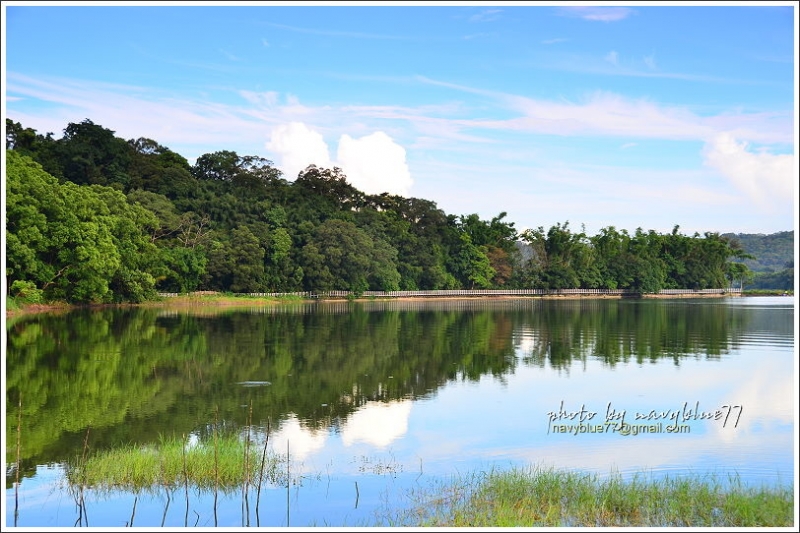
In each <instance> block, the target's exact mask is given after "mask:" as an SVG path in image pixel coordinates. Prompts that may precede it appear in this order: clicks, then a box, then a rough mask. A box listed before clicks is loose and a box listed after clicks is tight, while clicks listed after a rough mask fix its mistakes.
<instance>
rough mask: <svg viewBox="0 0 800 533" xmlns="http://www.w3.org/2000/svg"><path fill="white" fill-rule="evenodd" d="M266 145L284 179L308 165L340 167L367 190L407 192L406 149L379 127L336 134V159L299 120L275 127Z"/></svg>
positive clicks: (362, 188) (294, 175) (352, 182)
mask: <svg viewBox="0 0 800 533" xmlns="http://www.w3.org/2000/svg"><path fill="white" fill-rule="evenodd" d="M266 147H267V149H268V150H270V151H271V152H273V153H275V154H277V157H276V158H275V159H276V162H277V164H278V167H279V168H280V169H281V170H282V171H283V173H284V176H285V177H286V178H287V179H294V178H296V177H297V174H298V173H299V172H300V171H301V170H303V169H305V168H306V167H307V166H308V165H311V164H314V165H316V166H318V167H322V168H332V167H334V166H337V167H339V168H341V169H342V170H343V171H344V173H345V175H346V176H347V180H348V181H349V182H350V184H351V185H353V186H354V187H355V188H357V189H358V190H360V191H362V192H364V193H367V194H380V193H383V192H388V193H391V194H398V195H401V196H405V195H408V193H409V190H410V189H411V185H412V183H413V181H412V179H411V173H410V172H409V169H408V165H407V164H406V151H405V149H404V148H403V147H402V146H400V145H399V144H397V143H396V142H395V141H394V140H393V139H392V138H391V137H389V136H388V135H387V134H386V133H384V132H382V131H376V132H375V133H372V134H370V135H365V136H363V137H359V138H353V137H351V136H350V135H347V134H344V135H342V136H341V137H340V138H339V146H338V150H337V154H336V158H337V160H336V161H332V160H331V158H330V155H329V150H328V144H327V143H326V142H325V140H324V139H323V137H322V135H321V134H320V133H319V132H317V131H315V130H312V129H311V128H309V127H308V126H306V125H305V124H303V123H302V122H292V123H289V124H283V125H280V126H278V127H276V128H275V129H274V130H273V131H272V135H271V137H270V141H269V142H268V143H267V144H266Z"/></svg>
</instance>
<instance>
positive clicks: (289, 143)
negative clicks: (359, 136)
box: [266, 122, 333, 180]
mask: <svg viewBox="0 0 800 533" xmlns="http://www.w3.org/2000/svg"><path fill="white" fill-rule="evenodd" d="M266 147H267V149H268V150H270V151H272V152H274V153H276V154H278V157H277V160H276V163H277V165H278V168H280V169H281V171H283V175H284V177H285V178H286V179H289V180H294V179H295V178H296V177H297V174H298V173H299V172H300V171H301V170H303V169H305V168H306V167H307V166H308V165H312V164H313V165H317V166H318V167H323V168H330V167H332V166H333V165H332V163H331V158H330V155H329V153H328V145H327V144H326V143H325V139H323V138H322V135H321V134H320V133H318V132H316V131H314V130H311V129H309V128H308V126H306V125H305V124H303V123H302V122H291V123H289V124H282V125H280V126H278V127H276V128H275V129H274V130H272V135H271V136H270V140H269V142H268V143H267V144H266Z"/></svg>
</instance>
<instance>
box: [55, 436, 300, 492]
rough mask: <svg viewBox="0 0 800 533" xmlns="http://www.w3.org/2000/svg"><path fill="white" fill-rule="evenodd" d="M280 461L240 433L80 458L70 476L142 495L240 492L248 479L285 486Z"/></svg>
mask: <svg viewBox="0 0 800 533" xmlns="http://www.w3.org/2000/svg"><path fill="white" fill-rule="evenodd" d="M281 472H282V469H281V468H280V465H279V459H278V458H277V457H275V456H270V455H264V451H263V450H262V449H261V447H259V446H254V445H248V443H247V442H244V441H243V440H242V439H240V438H239V437H238V436H236V435H229V436H219V437H217V438H215V439H213V440H212V441H211V442H208V443H205V442H199V443H196V444H192V445H188V444H187V442H186V441H185V440H183V439H179V438H170V439H163V440H162V441H161V442H160V443H159V445H158V446H124V447H122V448H117V449H114V450H107V451H103V452H100V453H97V454H95V455H91V456H89V457H86V458H83V459H80V460H78V461H77V464H75V465H72V466H71V467H70V469H69V470H68V472H67V478H68V481H69V483H70V484H81V485H83V486H87V487H92V488H95V489H98V490H102V489H107V490H114V489H124V490H131V491H134V492H138V491H140V490H145V489H149V488H152V489H155V488H157V487H178V486H183V485H185V484H190V485H192V486H194V487H196V488H198V489H214V490H216V489H219V490H222V491H223V492H228V491H233V490H236V489H238V488H240V487H242V485H243V484H244V483H245V481H247V483H253V480H259V483H260V481H268V482H270V483H276V484H282V483H283V482H285V480H281V479H280V477H281Z"/></svg>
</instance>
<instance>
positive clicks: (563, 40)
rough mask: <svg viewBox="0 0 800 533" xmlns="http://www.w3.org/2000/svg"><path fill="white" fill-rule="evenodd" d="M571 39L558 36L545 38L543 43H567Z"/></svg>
mask: <svg viewBox="0 0 800 533" xmlns="http://www.w3.org/2000/svg"><path fill="white" fill-rule="evenodd" d="M567 41H569V39H564V38H563V37H557V38H555V39H545V40H544V41H542V44H556V43H565V42H567Z"/></svg>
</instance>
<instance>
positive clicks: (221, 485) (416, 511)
mask: <svg viewBox="0 0 800 533" xmlns="http://www.w3.org/2000/svg"><path fill="white" fill-rule="evenodd" d="M76 462H77V464H76V465H73V466H72V467H71V468H70V469H69V470H68V473H67V478H68V480H69V482H70V484H71V485H73V486H80V487H92V488H94V489H96V490H102V489H107V490H114V489H125V490H131V491H134V492H137V493H138V492H139V491H143V490H157V489H159V488H160V487H167V488H177V487H181V486H185V487H187V498H188V486H189V485H192V486H193V487H196V488H198V489H201V490H214V491H215V493H216V492H217V491H221V492H228V493H230V492H233V491H235V490H237V489H240V490H245V491H246V490H247V487H248V485H251V486H256V485H257V486H258V489H259V492H258V493H257V494H260V487H261V484H262V482H265V481H266V482H269V483H272V484H273V485H284V484H286V479H288V478H285V477H284V476H286V475H287V474H288V472H287V471H286V469H285V468H284V466H282V465H281V459H280V458H279V457H278V456H276V455H269V454H267V450H266V446H257V445H254V444H252V443H249V439H241V438H240V437H239V436H237V435H229V436H221V435H216V434H215V435H214V438H213V439H210V441H209V442H205V443H204V442H199V443H196V444H193V445H191V446H189V445H188V444H187V443H186V441H185V439H177V438H172V439H163V440H162V441H161V442H160V443H159V445H158V446H145V447H142V446H129V447H123V448H120V449H116V450H110V451H104V452H101V453H98V454H95V455H91V456H84V457H82V458H79V459H78V460H77V461H76ZM287 490H288V489H287ZM409 498H410V505H407V506H404V507H403V508H402V509H401V510H397V509H393V510H392V509H390V510H389V511H387V512H386V513H384V514H383V518H381V519H379V521H380V523H381V525H390V526H393V527H441V526H447V527H520V526H521V527H532V526H544V527H629V526H633V527H759V526H767V527H791V526H793V525H794V490H793V487H792V486H789V487H782V486H779V487H751V486H745V485H744V484H742V482H741V480H740V479H739V477H738V476H729V477H727V478H720V477H719V476H715V475H706V476H694V477H691V476H690V477H674V478H670V477H664V478H653V477H650V476H646V475H644V474H639V475H635V476H633V477H632V478H630V479H623V478H622V476H621V475H619V474H612V475H610V476H608V477H603V478H601V477H598V476H596V475H593V474H586V473H581V472H575V471H569V470H555V469H552V468H549V469H548V468H540V467H528V468H514V469H510V470H506V471H495V470H492V471H489V472H477V473H470V474H467V475H465V476H460V477H458V478H454V479H452V480H450V481H442V482H439V483H437V484H434V485H432V486H431V487H429V488H427V489H425V488H423V489H417V490H416V491H412V492H410V493H409ZM257 499H258V498H257ZM287 509H288V508H287Z"/></svg>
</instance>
